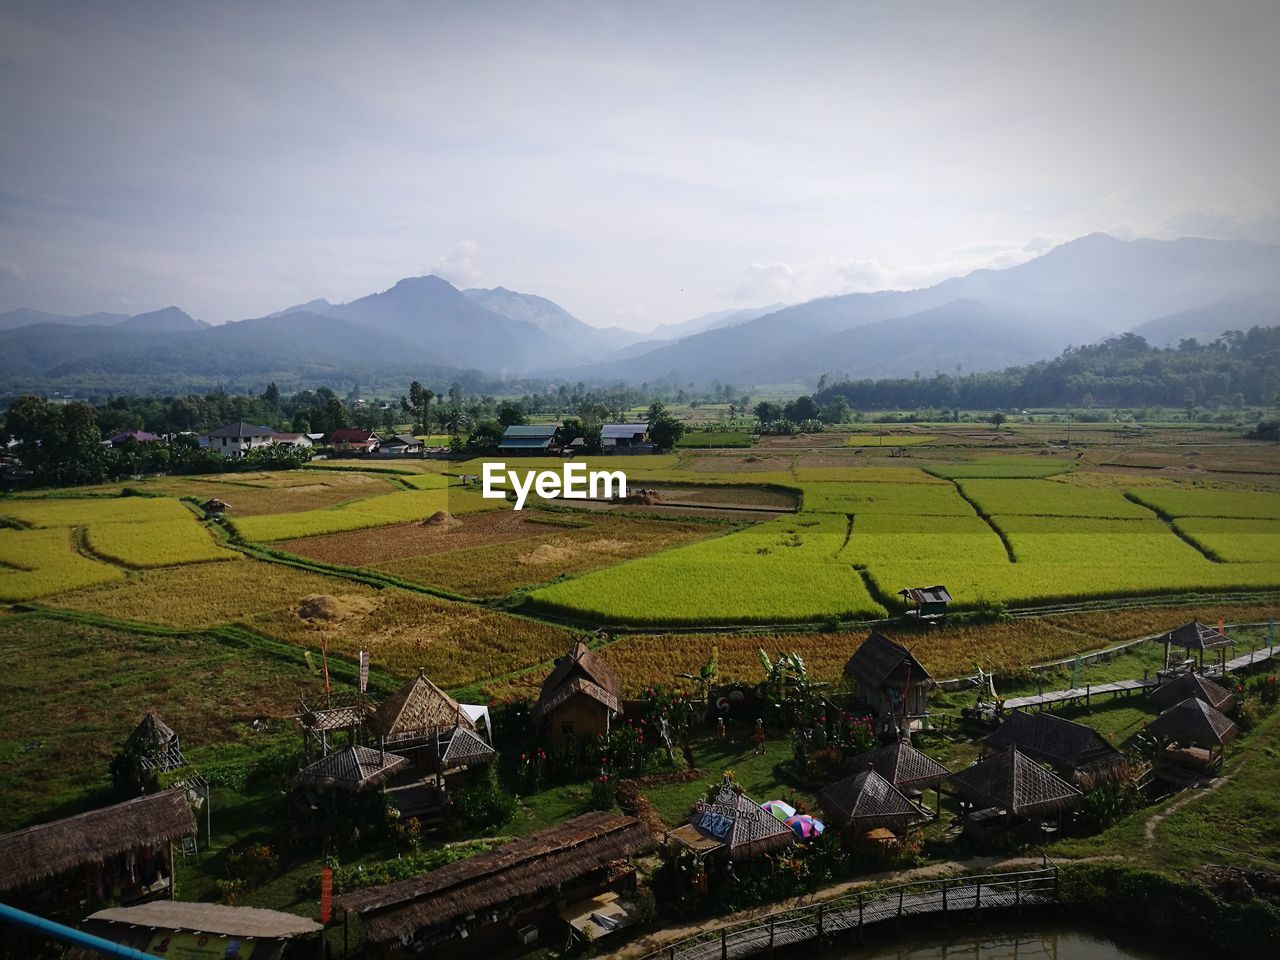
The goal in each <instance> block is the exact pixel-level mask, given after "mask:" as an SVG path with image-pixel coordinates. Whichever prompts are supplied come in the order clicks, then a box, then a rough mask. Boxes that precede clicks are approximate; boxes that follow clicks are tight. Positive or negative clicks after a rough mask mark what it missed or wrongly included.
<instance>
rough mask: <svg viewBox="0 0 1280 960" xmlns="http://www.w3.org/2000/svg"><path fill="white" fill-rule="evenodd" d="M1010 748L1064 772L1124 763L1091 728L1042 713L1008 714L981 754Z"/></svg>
mask: <svg viewBox="0 0 1280 960" xmlns="http://www.w3.org/2000/svg"><path fill="white" fill-rule="evenodd" d="M1010 747H1017V748H1018V749H1019V750H1021V751H1022V752H1023V753H1025V754H1026V755H1027V756H1029V757H1031V758H1032V759H1033V760H1039V761H1041V762H1043V763H1048V764H1050V765H1051V766H1053V767H1056V768H1057V769H1058V770H1059V771H1062V772H1066V773H1077V772H1081V773H1084V772H1087V773H1090V774H1096V773H1099V772H1102V771H1104V770H1106V769H1108V768H1114V767H1115V766H1117V765H1118V764H1120V763H1121V762H1123V760H1124V755H1123V754H1121V753H1120V751H1119V750H1117V749H1116V748H1115V747H1113V746H1112V745H1111V744H1110V743H1108V742H1107V740H1106V738H1105V737H1103V736H1102V734H1100V733H1098V731H1097V730H1095V729H1093V727H1089V726H1086V725H1085V724H1083V723H1076V722H1075V721H1073V720H1066V719H1064V718H1062V717H1059V716H1057V715H1056V714H1052V713H1047V712H1043V711H1041V712H1032V713H1028V712H1024V711H1017V712H1015V713H1011V714H1009V716H1007V717H1006V718H1005V720H1004V723H1002V724H1000V726H999V727H997V728H996V729H995V730H994V731H992V732H991V733H990V734H988V735H987V736H986V738H985V739H984V740H983V741H982V752H983V753H984V754H985V753H998V752H1003V751H1005V750H1008V749H1009V748H1010Z"/></svg>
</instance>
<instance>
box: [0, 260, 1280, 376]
mask: <svg viewBox="0 0 1280 960" xmlns="http://www.w3.org/2000/svg"><path fill="white" fill-rule="evenodd" d="M1278 305H1280V247H1276V246H1268V245H1264V244H1257V243H1250V242H1245V241H1216V240H1200V239H1182V240H1175V241H1159V240H1132V241H1124V240H1118V239H1116V238H1114V237H1110V236H1107V235H1105V234H1091V235H1089V236H1087V237H1082V238H1080V239H1078V240H1073V241H1071V242H1069V243H1065V244H1063V245H1061V246H1059V247H1056V248H1054V249H1053V250H1050V251H1049V252H1047V253H1045V254H1043V255H1041V256H1039V257H1037V258H1035V259H1033V260H1030V261H1027V262H1026V263H1023V264H1021V265H1019V266H1015V267H1010V268H1007V269H1003V270H978V271H975V272H973V273H970V274H968V275H966V276H963V277H957V278H954V279H951V280H945V281H943V282H941V283H938V284H935V285H933V286H930V287H924V288H921V289H917V290H902V291H881V292H875V293H851V294H844V295H840V296H833V297H823V298H819V299H816V300H810V301H807V302H805V303H799V304H794V305H790V306H784V305H781V304H772V305H770V306H767V307H757V308H751V309H741V310H726V311H719V312H716V313H712V314H707V315H705V316H702V317H697V318H694V319H692V320H687V321H684V322H681V323H671V324H664V325H662V326H660V327H658V328H656V329H655V330H653V331H651V332H650V333H649V334H643V335H642V334H637V333H634V332H632V331H628V330H623V329H621V328H618V327H596V326H592V325H590V324H587V323H584V322H583V321H581V320H579V319H578V318H576V317H574V316H573V315H572V314H570V313H569V312H568V311H566V310H565V309H564V308H563V307H561V306H559V305H558V304H556V303H554V302H553V301H551V300H549V299H546V298H544V297H540V296H536V295H533V294H528V293H519V292H516V291H513V290H508V289H506V288H503V287H495V288H493V289H479V288H476V289H466V290H459V289H458V288H456V287H454V286H453V285H452V284H450V283H448V282H447V281H445V280H442V279H441V278H439V277H435V276H425V277H412V278H407V279H404V280H401V281H399V282H398V283H396V284H395V285H394V286H392V287H390V288H389V289H387V290H384V291H381V292H379V293H373V294H370V295H368V296H365V297H361V298H359V299H356V300H352V301H350V302H347V303H341V304H334V303H330V302H329V301H327V300H325V299H315V300H311V301H308V302H306V303H303V304H298V305H296V306H293V307H288V308H286V309H284V310H279V311H276V312H274V313H271V314H267V315H266V316H263V317H258V318H255V319H250V320H242V321H237V322H234V323H226V324H222V325H219V326H210V325H209V324H206V323H203V322H202V321H199V320H196V319H194V318H192V317H191V316H189V315H188V314H186V313H185V312H183V311H182V310H180V309H179V308H177V307H166V308H165V309H163V310H158V311H154V312H151V313H144V314H137V315H132V316H126V315H123V314H118V313H94V314H87V315H83V316H64V315H55V314H48V313H42V312H41V311H38V310H32V309H29V308H23V309H19V310H14V311H10V312H8V313H0V392H3V393H16V392H19V391H22V390H49V389H53V388H58V389H65V390H72V391H80V392H90V391H99V392H100V391H170V390H181V389H199V388H201V387H210V386H215V385H216V386H224V387H227V388H231V387H232V386H236V387H241V388H244V389H254V388H258V389H260V388H261V385H262V384H264V383H265V382H266V381H267V380H272V379H274V380H276V381H277V382H278V383H280V384H281V385H282V386H286V385H287V386H313V385H316V384H319V383H326V382H327V383H338V382H346V381H353V382H355V383H358V384H361V385H363V386H374V385H377V384H381V383H396V382H399V381H400V380H401V379H404V378H407V377H417V378H418V379H420V380H426V381H430V382H432V383H443V382H445V381H448V380H459V381H465V382H467V383H471V384H477V383H482V382H483V383H497V382H500V381H507V382H509V381H511V380H513V379H515V378H520V379H525V380H527V379H529V378H537V379H539V380H543V381H548V382H552V383H554V382H563V381H564V380H566V379H572V380H589V381H590V380H595V381H608V382H614V381H618V380H624V381H630V382H634V383H639V382H641V381H648V382H650V383H656V382H663V381H666V382H672V383H679V384H684V383H689V382H693V383H700V384H706V383H709V382H710V381H712V380H716V379H718V380H721V381H725V382H732V383H735V384H737V385H739V386H742V387H748V386H762V385H767V384H780V383H812V382H814V381H816V380H817V378H818V377H819V375H821V374H823V373H826V374H830V375H834V376H850V377H854V378H868V377H879V376H884V377H898V376H912V375H921V376H932V375H933V374H934V373H935V372H945V373H953V372H957V371H960V372H977V371H982V370H991V369H1002V368H1004V367H1007V366H1013V365H1016V364H1022V363H1027V362H1033V361H1036V360H1041V359H1046V358H1048V357H1051V356H1056V355H1057V354H1058V353H1060V352H1061V351H1062V349H1063V348H1064V347H1066V346H1068V345H1072V344H1076V345H1079V344H1084V343H1089V342H1094V341H1096V340H1099V339H1101V338H1104V337H1107V336H1111V335H1115V334H1119V333H1123V332H1127V331H1134V332H1137V333H1139V334H1141V335H1142V336H1144V337H1146V338H1147V339H1148V340H1149V341H1150V342H1151V343H1153V344H1156V345H1164V344H1176V343H1177V342H1178V341H1179V340H1180V339H1183V338H1185V337H1197V338H1199V339H1201V340H1206V339H1212V338H1213V337H1216V336H1217V335H1218V334H1219V333H1221V332H1222V331H1224V330H1227V329H1245V328H1248V327H1250V326H1254V325H1262V326H1270V325H1274V324H1275V323H1277V313H1278V312H1280V310H1278Z"/></svg>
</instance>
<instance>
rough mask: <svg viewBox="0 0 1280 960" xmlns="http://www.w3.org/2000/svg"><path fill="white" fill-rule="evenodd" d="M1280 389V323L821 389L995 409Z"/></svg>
mask: <svg viewBox="0 0 1280 960" xmlns="http://www.w3.org/2000/svg"><path fill="white" fill-rule="evenodd" d="M1278 391H1280V327H1253V328H1252V329H1250V330H1249V331H1248V332H1247V333H1240V332H1239V331H1234V330H1233V331H1228V332H1227V333H1224V334H1222V336H1220V337H1219V338H1218V339H1217V340H1215V341H1213V342H1212V343H1198V342H1197V341H1195V340H1183V341H1182V342H1181V343H1180V344H1178V346H1176V347H1168V348H1163V349H1162V348H1158V347H1152V346H1151V345H1150V344H1148V343H1147V341H1146V340H1144V339H1143V338H1142V337H1140V336H1138V335H1136V334H1132V333H1126V334H1124V335H1123V336H1119V337H1113V338H1111V339H1109V340H1105V341H1103V342H1102V343H1099V344H1094V345H1092V346H1087V347H1068V348H1067V350H1065V351H1064V352H1063V354H1062V356H1060V357H1057V358H1055V359H1053V360H1044V361H1041V362H1039V363H1034V364H1031V365H1030V366H1026V367H1010V368H1009V369H1007V370H1002V371H998V372H991V373H971V374H968V375H966V376H958V377H952V376H947V375H945V374H938V375H937V376H935V377H932V378H928V379H925V378H915V379H910V380H908V379H900V380H852V381H850V380H842V381H838V382H836V383H831V384H827V385H825V386H823V387H822V389H821V390H819V391H818V392H817V393H816V394H815V395H814V397H815V399H816V400H817V401H818V402H819V403H820V404H823V405H825V404H827V403H829V402H830V401H832V400H833V399H835V398H836V397H843V398H844V399H845V401H846V402H847V403H848V404H849V406H850V407H852V408H853V409H854V410H912V409H918V408H920V407H934V408H939V409H960V410H992V409H1010V408H1018V409H1023V408H1028V407H1093V406H1097V407H1108V408H1109V407H1143V406H1172V407H1183V406H1187V405H1193V406H1198V407H1217V406H1243V405H1245V404H1253V405H1258V404H1261V405H1263V406H1267V405H1271V404H1274V403H1276V402H1277V392H1278Z"/></svg>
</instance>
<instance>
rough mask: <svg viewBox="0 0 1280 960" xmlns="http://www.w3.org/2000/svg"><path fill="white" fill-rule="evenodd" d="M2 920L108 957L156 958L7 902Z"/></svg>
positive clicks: (1, 908) (0, 911) (2, 908)
mask: <svg viewBox="0 0 1280 960" xmlns="http://www.w3.org/2000/svg"><path fill="white" fill-rule="evenodd" d="M0 922H4V923H12V924H15V925H17V926H19V927H26V929H28V930H34V931H35V932H36V933H40V934H43V935H44V936H46V937H50V938H51V939H54V940H61V941H63V942H64V943H70V944H74V945H75V946H77V947H85V948H87V949H89V950H94V951H97V952H98V953H101V954H104V955H105V956H108V957H124V958H125V960H155V955H154V954H150V953H143V952H142V951H141V950H135V949H133V947H126V946H124V945H123V944H119V943H113V942H112V941H110V940H104V939H103V938H102V937H95V936H94V935H93V934H91V933H84V932H83V931H80V930H77V929H75V928H74V927H68V926H64V925H63V924H61V923H54V922H53V921H52V920H46V919H45V918H44V917H37V916H36V915H35V914H34V913H27V912H26V911H25V910H19V909H18V908H17V907H11V906H9V905H8V904H7V903H0Z"/></svg>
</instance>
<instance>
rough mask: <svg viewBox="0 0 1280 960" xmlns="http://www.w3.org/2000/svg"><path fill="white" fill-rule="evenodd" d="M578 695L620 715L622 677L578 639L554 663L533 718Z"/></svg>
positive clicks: (535, 705)
mask: <svg viewBox="0 0 1280 960" xmlns="http://www.w3.org/2000/svg"><path fill="white" fill-rule="evenodd" d="M577 694H584V695H585V696H588V697H590V698H591V699H593V700H595V701H596V702H598V703H600V704H602V705H603V706H605V707H608V708H609V709H610V710H612V711H613V712H614V713H621V712H622V678H621V677H619V676H618V673H617V671H616V670H614V669H613V667H611V666H609V664H607V663H606V662H605V661H604V658H603V657H601V656H600V655H599V654H598V653H596V652H595V651H593V650H591V649H590V648H589V647H588V646H587V645H586V644H585V643H583V642H582V641H581V640H579V641H577V642H576V643H575V644H574V645H573V647H572V649H570V650H569V652H568V653H566V654H565V655H564V656H563V657H561V658H560V659H559V660H557V661H556V665H555V669H554V670H552V671H551V673H550V675H549V676H548V677H547V679H546V680H545V681H543V684H542V692H541V693H540V694H539V695H538V702H537V703H536V704H534V707H533V715H534V716H535V717H543V716H546V714H548V713H549V712H551V711H552V710H554V709H555V708H556V707H558V706H559V705H560V704H562V703H564V702H565V701H566V700H568V699H569V698H570V697H573V696H575V695H577Z"/></svg>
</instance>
